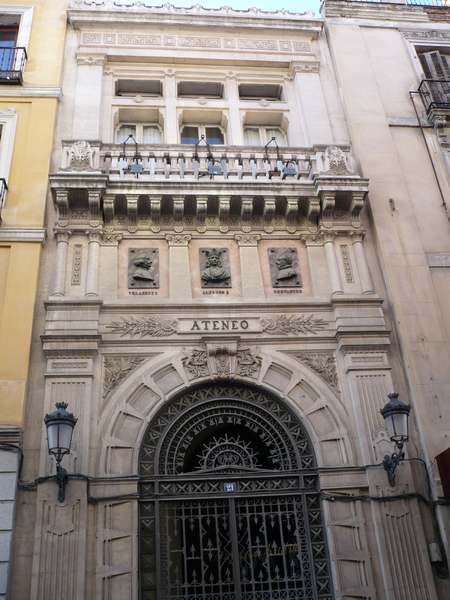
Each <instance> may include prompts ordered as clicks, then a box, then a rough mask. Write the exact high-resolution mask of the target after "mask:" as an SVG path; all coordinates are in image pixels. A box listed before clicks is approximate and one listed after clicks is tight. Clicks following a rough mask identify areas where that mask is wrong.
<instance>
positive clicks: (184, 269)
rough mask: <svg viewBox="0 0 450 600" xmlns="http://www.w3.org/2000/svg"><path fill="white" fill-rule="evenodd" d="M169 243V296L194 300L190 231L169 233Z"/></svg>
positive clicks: (167, 236) (167, 237) (167, 238)
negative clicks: (190, 259)
mask: <svg viewBox="0 0 450 600" xmlns="http://www.w3.org/2000/svg"><path fill="white" fill-rule="evenodd" d="M166 240H167V241H168V243H169V297H170V298H171V299H172V300H174V299H177V300H186V301H187V300H192V284H191V269H190V265H189V247H188V246H189V242H190V240H191V236H190V235H189V234H188V233H168V234H167V235H166Z"/></svg>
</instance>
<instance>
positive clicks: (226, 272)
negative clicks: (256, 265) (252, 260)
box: [188, 238, 241, 299]
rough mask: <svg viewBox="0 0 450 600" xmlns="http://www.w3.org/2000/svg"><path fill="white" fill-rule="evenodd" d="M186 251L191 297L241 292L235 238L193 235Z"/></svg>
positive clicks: (224, 296) (227, 295)
mask: <svg viewBox="0 0 450 600" xmlns="http://www.w3.org/2000/svg"><path fill="white" fill-rule="evenodd" d="M188 254H189V268H190V275H191V285H192V296H193V298H211V299H212V298H220V299H226V298H238V297H240V296H241V257H240V252H239V246H238V244H237V243H236V241H235V240H230V239H221V240H218V239H214V238H210V239H203V240H202V239H193V240H191V241H190V243H189V247H188Z"/></svg>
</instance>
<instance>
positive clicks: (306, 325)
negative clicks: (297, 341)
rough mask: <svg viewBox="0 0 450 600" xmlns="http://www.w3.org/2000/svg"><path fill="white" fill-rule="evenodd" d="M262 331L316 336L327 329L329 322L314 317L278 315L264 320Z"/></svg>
mask: <svg viewBox="0 0 450 600" xmlns="http://www.w3.org/2000/svg"><path fill="white" fill-rule="evenodd" d="M261 323H262V330H263V331H264V332H266V333H270V334H284V335H286V334H287V335H289V334H294V335H299V334H305V333H312V334H314V335H315V334H316V333H317V332H318V331H320V330H322V329H325V327H326V326H327V322H326V321H324V320H323V319H318V318H315V317H314V315H309V316H307V317H306V316H304V315H289V316H288V315H278V316H276V317H274V318H270V319H262V321H261Z"/></svg>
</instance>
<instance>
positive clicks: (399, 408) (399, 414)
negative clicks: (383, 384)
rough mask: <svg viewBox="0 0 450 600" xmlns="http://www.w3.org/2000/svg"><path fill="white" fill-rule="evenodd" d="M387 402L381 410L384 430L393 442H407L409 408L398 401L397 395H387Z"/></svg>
mask: <svg viewBox="0 0 450 600" xmlns="http://www.w3.org/2000/svg"><path fill="white" fill-rule="evenodd" d="M388 397H389V402H388V403H387V404H386V405H385V406H384V407H383V408H382V409H381V414H382V415H383V418H384V423H385V426H386V430H387V432H388V435H389V438H390V439H391V440H392V441H393V442H400V443H404V442H406V441H408V437H409V431H408V418H409V413H410V410H411V407H410V406H408V405H407V404H405V403H404V402H402V401H401V400H399V398H398V394H396V393H392V394H389V395H388Z"/></svg>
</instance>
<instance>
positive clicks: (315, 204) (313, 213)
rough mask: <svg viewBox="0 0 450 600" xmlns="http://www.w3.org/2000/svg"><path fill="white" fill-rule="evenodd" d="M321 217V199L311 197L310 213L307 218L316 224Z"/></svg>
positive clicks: (309, 199) (308, 212)
mask: <svg viewBox="0 0 450 600" xmlns="http://www.w3.org/2000/svg"><path fill="white" fill-rule="evenodd" d="M319 215H320V201H319V198H318V197H317V196H310V197H309V198H308V211H307V215H306V216H307V217H308V220H309V221H311V222H312V223H315V222H316V220H317V218H318V217H319Z"/></svg>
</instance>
